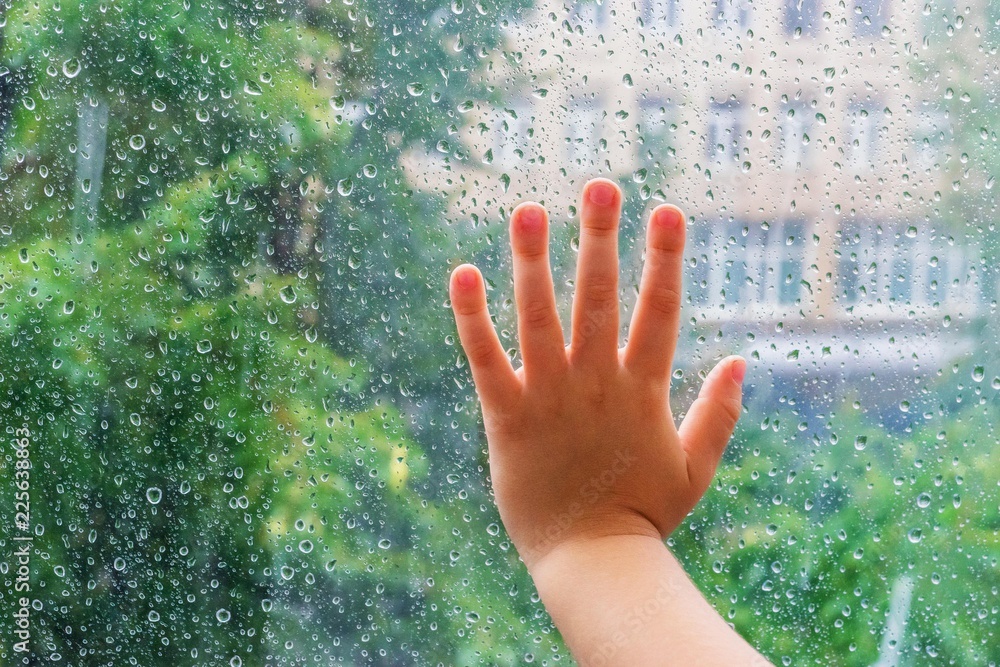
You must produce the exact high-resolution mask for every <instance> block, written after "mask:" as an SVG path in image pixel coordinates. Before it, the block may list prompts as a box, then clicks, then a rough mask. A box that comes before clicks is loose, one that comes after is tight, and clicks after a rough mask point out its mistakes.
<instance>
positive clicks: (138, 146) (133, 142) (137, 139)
mask: <svg viewBox="0 0 1000 667" xmlns="http://www.w3.org/2000/svg"><path fill="white" fill-rule="evenodd" d="M128 145H129V148H131V149H132V150H136V151H141V150H142V149H143V148H145V147H146V137H144V136H142V135H141V134H133V135H132V136H131V137H129V138H128Z"/></svg>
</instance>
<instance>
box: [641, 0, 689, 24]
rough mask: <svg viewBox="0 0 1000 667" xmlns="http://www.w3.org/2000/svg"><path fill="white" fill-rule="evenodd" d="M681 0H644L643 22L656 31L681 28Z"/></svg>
mask: <svg viewBox="0 0 1000 667" xmlns="http://www.w3.org/2000/svg"><path fill="white" fill-rule="evenodd" d="M680 17H681V0H643V3H642V21H643V23H645V24H646V26H647V27H649V28H652V29H654V30H663V29H667V28H677V27H680V22H681V21H680Z"/></svg>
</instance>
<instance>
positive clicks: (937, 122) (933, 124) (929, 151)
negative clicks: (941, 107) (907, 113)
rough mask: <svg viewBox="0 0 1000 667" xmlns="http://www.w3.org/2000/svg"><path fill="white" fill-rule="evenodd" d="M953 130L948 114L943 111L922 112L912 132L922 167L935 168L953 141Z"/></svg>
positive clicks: (917, 158) (917, 156)
mask: <svg viewBox="0 0 1000 667" xmlns="http://www.w3.org/2000/svg"><path fill="white" fill-rule="evenodd" d="M952 136H953V130H952V127H951V122H950V121H949V120H948V115H947V114H946V113H945V112H943V111H926V112H923V113H921V114H920V119H919V121H918V122H917V127H916V129H915V130H914V132H913V134H912V141H913V148H914V151H913V153H914V157H915V159H916V162H917V165H918V166H920V167H921V168H922V169H933V168H934V167H935V165H937V164H938V163H939V161H940V160H941V157H942V156H943V155H944V149H945V147H946V146H947V145H948V144H949V143H950V142H951V138H952Z"/></svg>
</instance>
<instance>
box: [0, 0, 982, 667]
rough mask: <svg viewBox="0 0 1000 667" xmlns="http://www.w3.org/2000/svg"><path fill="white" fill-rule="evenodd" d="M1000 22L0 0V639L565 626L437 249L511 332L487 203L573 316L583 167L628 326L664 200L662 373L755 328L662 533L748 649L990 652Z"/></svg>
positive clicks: (690, 380)
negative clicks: (691, 479) (610, 186)
mask: <svg viewBox="0 0 1000 667" xmlns="http://www.w3.org/2000/svg"><path fill="white" fill-rule="evenodd" d="M998 47H1000V3H997V2H991V1H989V0H965V1H964V2H954V1H951V0H892V1H891V2H890V0H848V1H847V2H833V1H832V0H713V1H711V2H707V3H705V2H703V3H699V2H695V1H694V0H580V1H579V2H577V1H571V0H534V2H531V1H530V0H489V1H487V0H419V1H414V2H393V3H386V2H377V1H375V0H331V1H329V2H326V1H324V2H319V1H306V0H285V1H284V2H258V3H253V2H244V1H241V0H220V1H219V2H214V3H205V2H185V1H179V2H175V1H173V0H163V1H158V2H148V1H146V2H140V1H138V0H79V1H77V2H65V1H59V0H0V525H2V527H3V529H2V530H0V617H2V620H0V629H2V632H0V636H2V637H3V641H2V642H0V664H3V665H8V664H10V665H23V664H24V665H26V664H32V665H33V664H56V665H90V664H94V665H98V664H99V665H188V664H191V665H201V664H204V665H230V666H233V667H239V666H251V665H262V666H263V665H293V664H294V665H306V664H343V665H355V664H357V665H367V664H373V665H410V664H414V665H424V664H430V665H437V664H442V665H467V664H496V665H517V664H544V665H564V664H571V661H572V658H571V657H570V655H569V654H568V652H567V650H566V647H565V646H564V644H563V642H562V640H561V639H560V637H559V635H558V633H557V632H556V631H555V629H554V626H553V624H552V622H551V620H550V619H549V617H548V616H547V614H546V612H545V610H544V608H543V606H542V605H541V603H540V601H539V598H538V596H537V592H536V590H535V588H534V585H533V583H532V581H531V579H530V578H529V576H528V574H527V572H526V570H525V568H524V565H523V563H522V562H521V561H520V559H519V557H518V555H517V553H516V550H515V549H514V547H513V546H512V544H511V542H510V540H509V538H508V536H507V534H506V532H505V530H504V528H503V525H502V521H501V519H500V517H499V515H498V513H497V511H496V509H495V506H494V503H493V497H492V492H491V491H490V486H489V478H488V470H489V468H488V453H487V450H486V440H485V434H484V427H483V423H482V415H481V413H480V410H479V406H478V402H477V399H476V393H475V387H474V385H473V383H472V379H471V376H470V372H469V368H468V360H467V358H466V357H465V355H464V353H463V351H462V349H461V347H460V345H459V344H458V342H457V338H456V331H455V327H454V324H453V321H452V317H451V314H450V312H449V308H448V306H449V302H448V295H447V280H448V275H449V272H450V270H451V269H453V268H454V267H456V266H457V265H458V264H459V263H461V262H467V261H468V262H474V263H476V264H477V266H479V267H480V268H481V269H482V271H483V275H484V277H485V279H486V282H487V288H488V297H489V302H490V308H491V312H492V315H493V318H494V321H495V324H496V327H497V331H498V335H499V337H500V340H501V342H502V344H503V346H504V348H505V349H507V351H508V353H509V354H510V356H511V358H512V359H513V360H514V361H515V363H519V357H518V340H517V323H516V319H515V303H514V296H513V289H512V284H511V258H510V250H509V246H508V232H507V224H508V220H509V214H510V212H511V210H512V208H513V207H514V206H516V205H517V204H518V203H519V202H521V201H525V200H535V201H540V202H542V203H544V204H545V206H546V207H547V209H548V211H549V214H550V218H551V259H552V266H553V272H554V276H555V281H554V282H555V290H556V296H557V300H558V303H559V309H560V312H561V314H562V316H563V323H564V325H568V322H569V314H570V310H571V303H572V297H573V290H574V286H575V285H574V269H575V265H576V259H577V256H578V250H579V234H578V213H579V211H578V208H579V201H578V197H579V192H580V188H581V186H582V185H583V184H584V183H585V182H586V181H587V180H588V179H590V178H592V177H596V176H604V177H607V178H611V179H613V180H615V181H616V182H617V183H619V184H620V185H621V187H622V190H623V192H624V194H625V197H624V199H625V208H624V213H623V218H622V223H621V233H620V260H621V261H620V263H621V269H622V278H621V290H620V291H621V300H622V315H623V317H622V321H623V323H627V322H628V320H629V316H630V315H631V312H632V309H633V308H634V305H635V297H636V293H637V290H638V285H639V281H640V276H641V271H642V265H643V260H644V244H645V239H644V229H645V222H646V219H647V216H648V213H649V212H650V211H651V210H652V209H653V208H654V207H655V206H656V205H658V204H660V203H666V202H669V203H673V204H676V205H678V206H680V207H681V208H682V209H683V210H684V212H685V216H686V224H687V245H686V248H685V252H684V286H683V294H682V301H683V307H682V313H681V322H682V333H681V338H680V340H679V342H678V355H677V362H676V364H675V368H674V371H673V375H672V377H673V381H672V382H673V395H672V399H671V410H672V411H673V413H674V416H675V417H676V418H677V419H678V420H680V419H681V418H683V417H684V415H685V414H686V413H687V411H688V410H689V408H690V406H691V404H692V403H693V401H694V400H695V399H696V398H697V396H698V391H699V388H700V386H701V382H702V380H703V378H704V377H705V374H706V372H707V371H708V370H709V369H710V368H711V367H712V366H713V365H714V364H715V363H716V362H717V361H718V360H719V359H721V358H722V357H724V356H725V355H728V354H730V353H736V354H741V355H743V356H744V357H745V358H746V359H747V360H748V362H749V373H748V376H747V382H746V393H745V395H744V410H743V414H742V417H741V421H740V425H739V427H738V430H737V433H736V435H735V437H734V438H733V440H732V442H731V444H730V446H729V448H728V450H727V451H726V454H725V456H724V459H723V461H722V464H721V465H720V467H719V470H718V473H717V476H716V478H715V479H714V480H713V482H712V485H711V487H710V489H709V490H708V492H707V494H706V496H705V498H704V500H703V501H702V502H701V503H700V504H699V505H698V506H697V507H696V508H695V509H694V511H693V512H692V513H691V514H690V516H688V517H687V518H686V520H685V522H684V523H683V525H682V526H681V527H680V528H679V529H678V530H677V531H676V532H675V533H674V534H673V535H672V536H671V537H670V538H669V540H668V544H669V546H670V547H671V548H672V549H673V551H674V552H675V553H676V554H677V556H678V557H679V559H680V560H681V561H682V562H683V564H684V566H685V568H686V570H687V571H688V573H689V574H690V576H691V578H692V579H693V580H694V582H695V583H696V584H697V585H698V587H699V588H700V589H701V590H702V591H703V592H704V594H705V595H706V597H708V599H709V600H710V602H711V603H712V604H713V605H714V606H715V608H716V609H718V610H719V612H720V613H721V614H722V616H723V617H724V618H725V619H726V620H727V621H728V622H730V623H732V624H733V626H734V627H735V628H736V629H737V630H738V631H739V632H740V633H742V634H743V635H744V636H745V637H747V638H749V639H750V640H751V641H752V642H753V643H754V644H755V645H756V646H758V647H759V649H760V650H761V652H762V653H763V654H764V655H766V656H767V657H768V659H770V660H771V661H773V662H774V664H776V665H798V664H803V665H804V664H820V665H864V666H867V665H879V666H883V667H884V666H888V665H897V666H899V667H905V666H911V665H924V664H933V665H938V664H941V665H969V666H971V665H976V666H979V665H995V664H998V663H1000V641H998V639H997V634H998V632H1000V631H998V627H997V626H998V623H1000V566H998V562H997V554H998V549H1000V503H998V500H997V491H998V486H997V480H998V479H1000V456H997V447H998V443H997V434H996V431H997V427H996V424H997V423H998V421H1000V364H998V362H997V354H996V347H997V344H998V337H997V334H996V332H997V331H998V324H1000V323H998V322H997V317H998V314H997V311H998V308H997V299H998V281H1000V276H998V273H997V268H996V267H997V266H998V262H1000V251H998V248H1000V245H998V243H997V201H996V195H997V192H998V188H997V186H996V180H997V177H998V175H1000V159H998V155H1000V153H998V151H997V135H998V126H1000V115H998V114H1000V112H998V110H997V104H996V100H997V92H998V91H997V63H998V62H1000V61H998V52H997V50H998ZM621 333H622V340H623V341H624V340H626V339H627V336H628V330H627V326H626V325H624V324H623V327H622V332H621ZM25 461H27V463H24V462H25ZM25 471H27V473H25ZM19 503H20V504H19ZM21 619H26V620H23V622H22V620H21ZM19 631H20V632H23V633H24V634H18V632H19Z"/></svg>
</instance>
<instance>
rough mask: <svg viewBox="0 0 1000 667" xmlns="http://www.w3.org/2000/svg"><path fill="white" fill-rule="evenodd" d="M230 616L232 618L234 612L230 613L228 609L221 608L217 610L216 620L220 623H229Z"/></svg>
mask: <svg viewBox="0 0 1000 667" xmlns="http://www.w3.org/2000/svg"><path fill="white" fill-rule="evenodd" d="M230 618H232V614H230V613H229V610H228V609H220V610H219V611H217V612H215V620H217V621H218V622H219V623H228V622H229V619H230Z"/></svg>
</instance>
